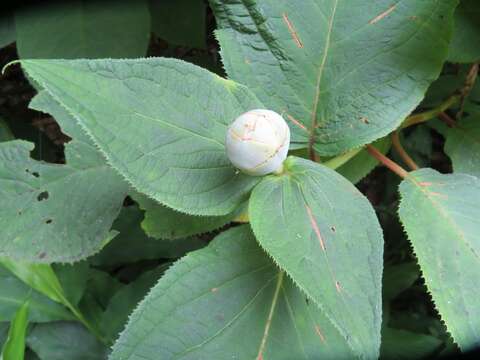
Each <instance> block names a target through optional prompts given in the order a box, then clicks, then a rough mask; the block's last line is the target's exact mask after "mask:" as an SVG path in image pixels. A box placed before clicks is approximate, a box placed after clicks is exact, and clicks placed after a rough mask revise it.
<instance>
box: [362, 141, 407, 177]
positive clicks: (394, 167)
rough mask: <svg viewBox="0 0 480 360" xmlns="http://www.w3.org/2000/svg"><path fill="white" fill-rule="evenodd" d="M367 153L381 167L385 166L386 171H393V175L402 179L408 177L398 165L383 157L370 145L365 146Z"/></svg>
mask: <svg viewBox="0 0 480 360" xmlns="http://www.w3.org/2000/svg"><path fill="white" fill-rule="evenodd" d="M366 149H367V151H368V152H369V154H370V155H372V156H373V157H374V158H375V159H377V160H378V161H380V163H382V164H383V165H385V166H386V167H387V168H388V169H390V170H391V171H393V172H394V173H395V174H397V175H398V176H400V177H401V178H402V179H405V178H406V177H407V176H408V172H407V171H406V170H405V169H404V168H402V167H401V166H400V165H398V164H397V163H396V162H394V161H392V160H390V159H389V158H388V157H386V156H385V155H383V154H382V153H381V152H380V151H378V150H377V148H375V147H374V146H372V145H367V146H366Z"/></svg>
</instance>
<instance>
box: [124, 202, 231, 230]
mask: <svg viewBox="0 0 480 360" xmlns="http://www.w3.org/2000/svg"><path fill="white" fill-rule="evenodd" d="M133 199H134V200H135V201H136V202H137V203H138V204H139V205H140V208H141V209H142V210H145V219H144V220H143V221H142V229H143V230H144V231H145V232H146V233H147V234H148V235H149V236H152V237H155V238H158V239H178V238H183V237H187V236H192V235H197V234H202V233H206V232H209V231H212V230H215V229H218V228H220V227H222V226H224V225H225V224H227V223H229V222H230V221H232V220H233V218H235V216H236V215H237V214H238V211H234V212H232V213H230V214H227V215H224V216H194V215H188V214H184V213H181V212H178V211H175V210H173V209H170V208H168V207H166V206H165V205H162V204H159V203H158V202H157V201H155V200H153V199H150V198H148V197H146V196H144V195H142V194H134V195H133Z"/></svg>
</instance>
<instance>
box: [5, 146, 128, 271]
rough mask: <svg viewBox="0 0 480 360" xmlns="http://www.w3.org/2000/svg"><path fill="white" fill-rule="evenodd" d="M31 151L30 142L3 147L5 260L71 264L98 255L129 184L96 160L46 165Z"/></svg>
mask: <svg viewBox="0 0 480 360" xmlns="http://www.w3.org/2000/svg"><path fill="white" fill-rule="evenodd" d="M32 148H33V146H32V144H30V143H28V142H25V141H9V142H6V143H0V184H1V187H0V195H1V197H2V201H3V202H2V208H1V209H0V229H1V230H0V234H1V236H0V255H1V256H7V257H9V258H12V259H22V260H25V261H30V262H54V261H62V262H68V261H70V262H71V261H75V260H79V259H82V258H85V257H86V256H88V255H91V254H93V253H95V252H97V251H99V250H100V249H101V247H102V246H103V242H104V240H105V238H107V236H108V232H109V230H110V226H111V224H112V222H113V219H115V217H116V215H117V214H118V211H119V210H120V207H121V205H122V201H123V198H124V196H125V194H126V192H127V186H126V184H125V183H124V182H123V181H122V180H121V179H120V178H119V177H118V175H117V174H115V173H114V172H113V171H112V170H111V169H110V168H109V167H107V166H106V165H104V164H100V163H98V162H96V160H95V159H93V157H90V158H89V159H90V164H89V165H88V166H87V162H86V161H85V160H84V161H81V160H79V161H71V162H70V164H67V165H57V164H47V163H43V162H38V161H35V160H33V159H31V158H30V157H29V151H31V150H32ZM82 155H84V153H81V154H79V156H82ZM92 156H96V155H92ZM92 159H93V160H92ZM84 209H89V211H85V210H84Z"/></svg>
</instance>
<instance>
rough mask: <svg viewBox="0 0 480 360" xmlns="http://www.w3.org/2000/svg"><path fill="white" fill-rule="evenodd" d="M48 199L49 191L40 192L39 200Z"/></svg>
mask: <svg viewBox="0 0 480 360" xmlns="http://www.w3.org/2000/svg"><path fill="white" fill-rule="evenodd" d="M47 199H48V191H42V192H41V193H40V194H38V196H37V200H38V201H42V200H47Z"/></svg>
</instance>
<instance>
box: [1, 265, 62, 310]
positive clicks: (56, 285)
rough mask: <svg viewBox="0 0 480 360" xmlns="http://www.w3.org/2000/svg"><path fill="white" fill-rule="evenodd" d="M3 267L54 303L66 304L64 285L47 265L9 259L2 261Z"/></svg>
mask: <svg viewBox="0 0 480 360" xmlns="http://www.w3.org/2000/svg"><path fill="white" fill-rule="evenodd" d="M1 262H2V265H3V266H4V267H6V268H7V269H8V270H10V271H11V272H12V273H13V274H15V276H16V277H18V278H19V279H20V280H22V281H23V282H24V283H25V284H27V285H29V286H30V287H31V288H33V289H35V290H37V291H39V292H40V293H42V294H44V295H46V296H48V297H49V298H50V299H52V300H53V301H56V302H59V303H63V304H65V303H66V301H65V299H66V297H65V293H64V291H63V288H62V285H61V284H60V281H59V280H58V278H57V275H56V274H55V272H54V271H53V269H52V267H51V266H50V265H47V264H32V263H26V262H20V261H13V260H9V259H2V260H1Z"/></svg>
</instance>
